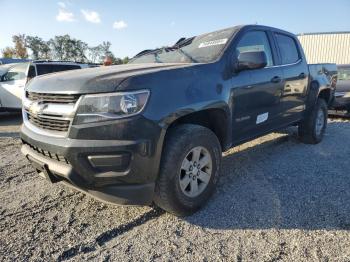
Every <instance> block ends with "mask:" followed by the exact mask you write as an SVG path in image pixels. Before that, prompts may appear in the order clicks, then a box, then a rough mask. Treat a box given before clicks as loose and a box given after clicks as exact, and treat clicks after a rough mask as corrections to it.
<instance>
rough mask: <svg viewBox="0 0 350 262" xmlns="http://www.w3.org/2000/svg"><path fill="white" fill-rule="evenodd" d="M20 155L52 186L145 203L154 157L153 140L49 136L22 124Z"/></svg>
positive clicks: (148, 197)
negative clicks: (69, 187)
mask: <svg viewBox="0 0 350 262" xmlns="http://www.w3.org/2000/svg"><path fill="white" fill-rule="evenodd" d="M21 138H22V141H23V146H22V149H21V150H22V153H23V154H24V155H25V156H26V158H27V159H28V160H29V161H30V162H31V163H32V165H33V166H34V168H35V169H36V170H37V171H38V173H40V174H41V175H45V177H46V178H48V179H49V180H50V181H51V182H64V183H66V184H68V185H70V186H72V187H74V188H77V189H79V190H80V191H83V192H85V193H88V194H90V195H92V196H94V197H96V198H98V199H100V200H103V201H107V202H110V203H116V204H127V205H148V204H150V203H151V202H152V200H153V194H154V185H155V179H156V177H157V172H158V164H159V161H158V157H157V154H156V152H155V150H154V146H152V140H147V139H141V140H136V141H130V140H126V141H122V140H90V139H89V140H84V139H69V138H57V137H48V136H43V135H41V134H37V133H35V132H33V131H31V130H30V129H28V128H27V127H26V126H25V125H22V129H21Z"/></svg>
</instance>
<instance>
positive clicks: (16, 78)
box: [0, 63, 28, 109]
mask: <svg viewBox="0 0 350 262" xmlns="http://www.w3.org/2000/svg"><path fill="white" fill-rule="evenodd" d="M27 69H28V63H21V64H18V65H14V66H12V67H11V68H10V69H9V70H8V72H7V73H6V74H5V75H3V76H2V79H1V82H0V97H1V104H2V106H3V107H6V108H13V109H20V108H21V107H22V96H23V92H24V86H25V84H26V81H27Z"/></svg>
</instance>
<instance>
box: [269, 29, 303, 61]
mask: <svg viewBox="0 0 350 262" xmlns="http://www.w3.org/2000/svg"><path fill="white" fill-rule="evenodd" d="M275 35H276V39H277V45H278V47H279V50H280V53H281V57H282V64H283V65H285V64H293V63H295V62H297V61H298V60H299V59H300V55H299V51H298V47H297V45H296V43H295V40H294V39H293V38H292V37H290V36H287V35H282V34H275Z"/></svg>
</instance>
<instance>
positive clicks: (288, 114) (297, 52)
mask: <svg viewBox="0 0 350 262" xmlns="http://www.w3.org/2000/svg"><path fill="white" fill-rule="evenodd" d="M274 37H275V40H276V43H277V48H278V50H279V57H280V59H279V60H280V61H279V65H280V66H281V68H282V70H283V78H284V83H283V93H282V97H281V103H282V106H283V110H284V114H283V117H284V121H285V122H293V121H297V120H299V119H300V118H301V117H302V112H303V111H304V110H305V101H306V96H307V85H308V77H309V71H308V67H307V63H306V61H305V58H304V56H303V54H302V50H301V47H300V44H299V43H298V41H297V40H296V39H295V37H293V36H292V35H288V34H284V33H280V32H275V33H274Z"/></svg>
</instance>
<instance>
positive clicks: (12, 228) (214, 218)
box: [0, 115, 350, 261]
mask: <svg viewBox="0 0 350 262" xmlns="http://www.w3.org/2000/svg"><path fill="white" fill-rule="evenodd" d="M20 122H21V121H20V117H19V116H13V115H11V116H5V115H0V203H1V204H0V261H14V260H15V261H28V260H36V261H48V260H58V261H62V260H72V261H76V260H82V259H92V260H97V261H115V260H117V259H118V260H119V261H136V260H146V261H148V260H152V261H153V260H154V261H164V260H170V261H177V260H186V261H188V260H193V261H198V260H199V261H213V260H222V261H227V260H229V261H247V260H248V261H349V260H350V231H349V230H350V172H349V170H350V162H349V156H350V122H349V121H343V120H332V121H330V123H329V126H328V130H327V133H326V136H325V139H324V141H323V142H322V143H321V144H319V145H316V146H312V145H304V144H301V143H300V142H298V140H297V138H296V134H295V132H296V129H295V128H291V129H288V130H286V131H285V132H282V133H274V134H271V135H268V136H265V137H263V138H259V139H257V140H254V141H252V142H250V143H246V144H244V145H242V146H239V147H236V148H234V149H232V150H230V151H229V152H226V153H225V156H224V159H223V166H222V177H221V180H220V183H219V186H218V189H217V192H216V193H215V195H214V196H213V198H212V199H211V200H210V202H209V203H208V205H207V206H206V207H205V208H204V209H203V210H201V211H200V212H199V213H197V214H195V215H193V216H191V217H187V218H181V219H180V218H176V217H174V216H171V215H169V214H166V213H164V212H162V211H160V210H156V209H152V208H149V207H123V206H112V205H106V204H102V203H100V202H98V201H96V200H94V199H92V198H90V197H88V196H85V195H84V194H82V193H79V192H76V191H74V190H72V189H69V188H67V187H65V186H62V185H60V184H56V185H52V184H50V183H49V182H47V181H45V180H44V179H42V178H41V177H39V176H38V175H37V174H36V173H35V172H34V170H33V169H32V168H31V166H30V165H29V164H28V163H27V161H26V160H25V158H24V157H23V156H22V155H21V153H20V150H19V149H20V140H19V139H18V125H19V123H20Z"/></svg>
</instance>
